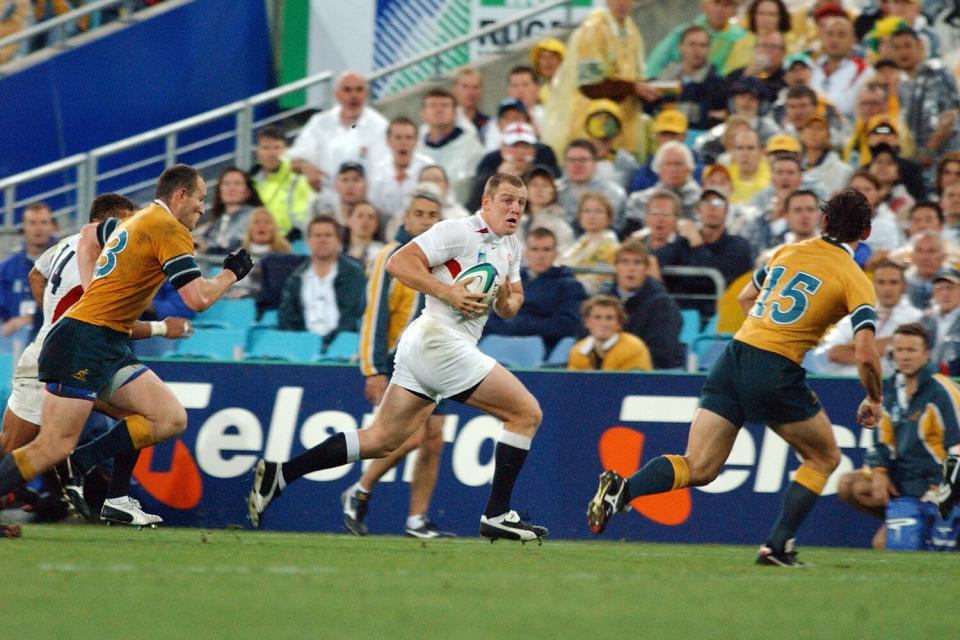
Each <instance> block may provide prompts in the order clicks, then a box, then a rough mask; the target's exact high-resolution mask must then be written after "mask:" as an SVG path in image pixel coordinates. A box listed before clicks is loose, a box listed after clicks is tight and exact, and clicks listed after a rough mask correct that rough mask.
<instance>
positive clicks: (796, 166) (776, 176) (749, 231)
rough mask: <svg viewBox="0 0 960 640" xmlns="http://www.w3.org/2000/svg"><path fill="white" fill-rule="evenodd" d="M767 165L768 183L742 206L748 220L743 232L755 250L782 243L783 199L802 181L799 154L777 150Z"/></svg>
mask: <svg viewBox="0 0 960 640" xmlns="http://www.w3.org/2000/svg"><path fill="white" fill-rule="evenodd" d="M770 165H771V168H770V174H771V176H770V186H769V187H767V188H766V189H764V190H763V191H761V192H760V193H758V194H757V195H756V196H754V197H753V198H752V199H751V200H750V204H749V205H748V206H747V207H746V208H747V209H748V212H749V213H748V215H749V216H750V222H749V223H748V226H747V228H746V230H745V231H744V232H743V236H744V237H745V238H746V239H747V240H748V241H749V242H750V245H751V246H752V247H753V250H754V252H755V253H758V254H759V253H761V252H762V251H765V250H767V249H769V248H771V247H775V246H777V245H779V244H782V243H783V238H784V234H786V232H787V231H788V228H787V219H786V213H787V199H788V198H789V197H790V194H791V193H793V192H794V191H796V190H797V189H799V188H800V187H801V184H802V182H803V172H802V170H801V169H800V158H799V157H798V156H797V155H796V154H793V153H777V154H775V155H774V157H773V159H772V160H771V161H770Z"/></svg>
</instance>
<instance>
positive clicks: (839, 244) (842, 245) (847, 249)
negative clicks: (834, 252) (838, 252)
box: [820, 235, 853, 258]
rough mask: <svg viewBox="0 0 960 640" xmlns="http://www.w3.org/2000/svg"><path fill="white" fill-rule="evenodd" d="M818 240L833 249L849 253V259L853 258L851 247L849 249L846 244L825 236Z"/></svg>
mask: <svg viewBox="0 0 960 640" xmlns="http://www.w3.org/2000/svg"><path fill="white" fill-rule="evenodd" d="M820 239H821V240H823V241H824V242H826V243H828V244H832V245H833V246H835V247H840V248H841V249H843V250H844V251H846V252H847V253H849V254H850V257H851V258H852V257H853V247H851V246H850V245H849V244H847V243H846V242H840V241H839V240H834V239H833V238H831V237H830V236H827V235H822V236H820Z"/></svg>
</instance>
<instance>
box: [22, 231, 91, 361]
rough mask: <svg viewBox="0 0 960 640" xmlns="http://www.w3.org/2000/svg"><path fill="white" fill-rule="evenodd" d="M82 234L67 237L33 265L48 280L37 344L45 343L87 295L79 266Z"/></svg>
mask: <svg viewBox="0 0 960 640" xmlns="http://www.w3.org/2000/svg"><path fill="white" fill-rule="evenodd" d="M79 239H80V234H79V233H76V234H74V235H72V236H69V237H66V238H64V239H63V240H61V241H60V242H58V243H57V244H55V245H53V246H52V247H50V248H49V249H47V250H46V251H44V252H43V255H41V256H40V257H39V258H37V261H36V262H35V263H34V264H33V266H34V267H35V268H36V270H37V271H39V272H40V273H42V274H43V277H45V278H46V279H47V286H46V287H45V288H44V290H43V326H42V327H40V331H39V332H38V333H37V338H36V340H35V342H36V343H37V344H43V340H44V338H46V337H47V334H48V333H50V328H51V327H53V325H54V324H55V323H56V322H57V320H59V319H60V317H61V316H62V315H63V314H64V313H66V311H67V309H69V308H70V307H72V306H73V303H74V302H76V301H77V300H79V299H80V296H81V295H83V287H81V286H80V269H79V268H78V267H77V240H79Z"/></svg>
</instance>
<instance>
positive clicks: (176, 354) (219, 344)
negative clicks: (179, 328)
mask: <svg viewBox="0 0 960 640" xmlns="http://www.w3.org/2000/svg"><path fill="white" fill-rule="evenodd" d="M246 338H247V332H246V331H244V330H243V329H203V328H201V329H196V330H195V331H194V332H193V335H192V336H190V337H189V338H186V339H185V340H177V341H176V348H175V349H174V351H173V353H172V354H169V356H168V357H173V358H213V359H215V360H238V359H239V358H240V357H241V356H242V355H243V345H244V344H245V342H246Z"/></svg>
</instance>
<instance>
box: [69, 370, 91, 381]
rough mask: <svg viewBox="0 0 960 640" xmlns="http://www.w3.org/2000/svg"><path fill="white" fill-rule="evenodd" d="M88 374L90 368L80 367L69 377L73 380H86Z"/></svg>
mask: <svg viewBox="0 0 960 640" xmlns="http://www.w3.org/2000/svg"><path fill="white" fill-rule="evenodd" d="M89 374H90V369H80V371H77V372H76V373H74V374H72V375H71V376H70V377H71V378H73V379H74V380H79V381H80V382H86V381H87V376H88V375H89Z"/></svg>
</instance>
